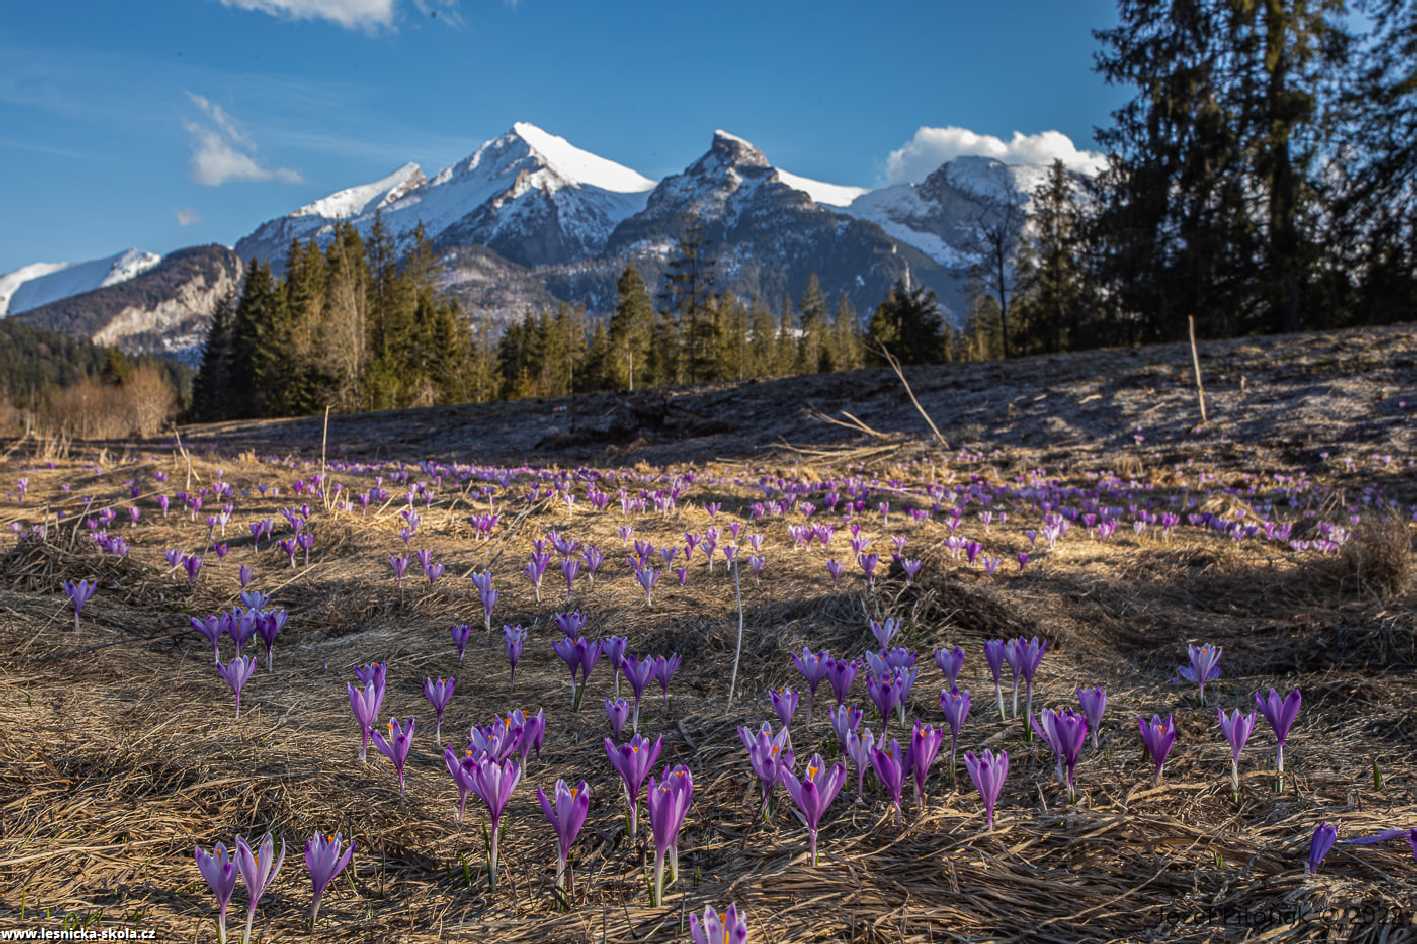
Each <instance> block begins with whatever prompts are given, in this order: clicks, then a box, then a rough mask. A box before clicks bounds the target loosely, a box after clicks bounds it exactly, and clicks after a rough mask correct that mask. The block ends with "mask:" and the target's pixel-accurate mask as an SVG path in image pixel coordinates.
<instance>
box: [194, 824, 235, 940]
mask: <svg viewBox="0 0 1417 944" xmlns="http://www.w3.org/2000/svg"><path fill="white" fill-rule="evenodd" d="M195 854H196V858H197V870H198V871H200V872H201V873H202V878H204V879H206V882H207V887H209V888H210V889H211V890H212V894H213V895H214V896H215V897H216V904H217V918H216V921H217V924H216V930H217V941H218V944H226V910H227V908H228V906H230V904H231V895H232V893H233V892H235V891H236V860H235V857H234V856H233V855H232V854H231V853H230V852H228V851H227V849H226V846H225V845H223V844H222V843H217V844H216V845H215V846H213V847H212V851H211V852H208V851H207V850H205V849H203V848H202V847H201V846H197V847H196V853H195Z"/></svg>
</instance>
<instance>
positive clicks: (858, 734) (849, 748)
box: [843, 728, 876, 803]
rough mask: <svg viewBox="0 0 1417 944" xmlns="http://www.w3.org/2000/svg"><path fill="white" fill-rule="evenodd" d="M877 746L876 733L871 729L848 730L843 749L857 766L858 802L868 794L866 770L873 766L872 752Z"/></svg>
mask: <svg viewBox="0 0 1417 944" xmlns="http://www.w3.org/2000/svg"><path fill="white" fill-rule="evenodd" d="M875 747H876V735H875V734H874V733H872V732H871V731H869V730H867V731H857V730H856V729H854V728H853V729H852V730H850V731H847V732H846V738H845V743H844V746H843V750H845V751H846V756H848V757H850V758H851V763H852V764H853V765H854V766H855V767H856V802H857V803H860V802H862V801H863V800H864V799H865V794H866V770H867V769H868V768H869V767H871V766H872V760H871V752H872V751H873V750H875Z"/></svg>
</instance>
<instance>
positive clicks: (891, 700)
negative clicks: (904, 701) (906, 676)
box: [866, 672, 901, 732]
mask: <svg viewBox="0 0 1417 944" xmlns="http://www.w3.org/2000/svg"><path fill="white" fill-rule="evenodd" d="M866 692H867V694H869V695H870V696H871V702H872V704H874V705H875V706H876V711H877V713H879V714H880V716H881V729H882V732H884V731H885V729H887V728H889V727H890V723H891V713H892V712H893V711H894V710H895V709H896V708H898V707H900V705H901V690H900V683H899V682H898V681H897V679H896V676H895V674H894V673H893V672H892V673H885V674H882V675H871V676H869V677H868V678H867V679H866Z"/></svg>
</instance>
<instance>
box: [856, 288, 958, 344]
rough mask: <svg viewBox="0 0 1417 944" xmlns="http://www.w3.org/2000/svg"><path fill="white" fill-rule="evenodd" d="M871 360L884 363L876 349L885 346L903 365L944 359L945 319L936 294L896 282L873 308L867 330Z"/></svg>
mask: <svg viewBox="0 0 1417 944" xmlns="http://www.w3.org/2000/svg"><path fill="white" fill-rule="evenodd" d="M869 337H870V341H871V345H870V347H869V348H868V351H867V354H868V356H869V357H870V358H871V362H872V363H884V358H882V357H880V355H879V354H877V353H876V351H878V350H880V349H881V348H884V349H885V350H886V351H889V352H890V354H891V355H892V356H893V357H894V358H895V359H896V360H898V361H899V362H900V363H902V364H934V363H938V362H940V361H942V360H944V356H945V350H944V321H943V320H942V319H941V317H940V308H939V302H938V301H937V300H936V298H935V293H934V292H932V291H929V290H928V289H925V288H910V287H909V286H907V285H906V284H905V281H904V280H901V281H900V282H897V283H896V286H895V288H893V289H891V292H890V294H889V295H887V296H886V300H885V301H883V302H881V304H880V305H878V306H877V307H876V311H875V313H874V314H873V315H872V316H871V326H870V329H869Z"/></svg>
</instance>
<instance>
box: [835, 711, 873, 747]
mask: <svg viewBox="0 0 1417 944" xmlns="http://www.w3.org/2000/svg"><path fill="white" fill-rule="evenodd" d="M864 714H865V712H863V711H862V710H861V709H860V708H857V707H854V706H852V705H837V706H836V707H835V708H833V709H832V710H831V711H829V712H827V719H828V720H829V721H830V722H831V726H832V730H833V731H835V732H836V739H837V741H838V742H840V743H841V747H842V749H843V750H845V749H846V735H847V733H848V732H851V731H856V730H858V729H859V728H860V727H861V718H862V716H863V715H864Z"/></svg>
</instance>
